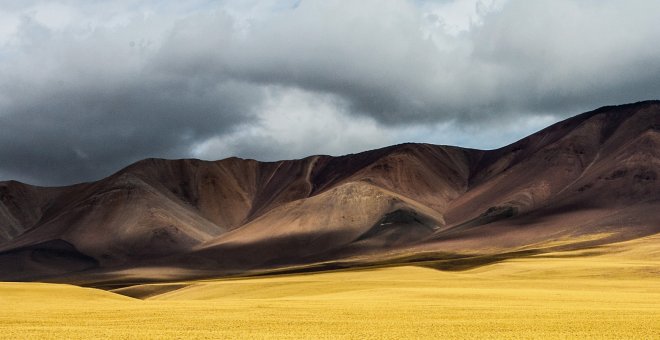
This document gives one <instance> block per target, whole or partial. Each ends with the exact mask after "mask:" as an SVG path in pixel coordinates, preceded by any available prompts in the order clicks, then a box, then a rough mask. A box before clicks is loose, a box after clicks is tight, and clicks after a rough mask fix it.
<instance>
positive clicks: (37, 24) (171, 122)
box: [0, 0, 660, 184]
mask: <svg viewBox="0 0 660 340" xmlns="http://www.w3.org/2000/svg"><path fill="white" fill-rule="evenodd" d="M25 3H27V2H15V3H13V4H12V5H11V6H5V7H4V10H5V12H3V11H1V10H0V42H1V45H0V159H2V162H1V163H0V174H2V176H3V177H4V178H6V176H12V177H15V178H20V179H25V180H28V181H31V182H35V183H44V184H62V183H70V182H74V181H79V180H91V179H95V178H99V177H101V176H104V175H107V174H109V173H110V172H112V171H115V170H117V169H118V168H120V167H122V166H125V165H127V164H129V163H130V162H132V161H135V160H138V159H141V158H145V157H173V158H180V157H190V156H200V157H206V158H219V157H225V156H230V155H233V154H237V155H238V156H247V157H254V158H259V159H273V158H274V157H277V158H288V157H298V156H302V155H304V154H306V153H310V154H311V153H324V152H325V153H327V152H337V153H342V152H351V151H358V150H356V149H355V148H369V147H375V146H380V145H383V144H388V143H393V142H400V141H404V140H407V139H413V140H414V141H438V139H437V138H435V135H434V133H433V129H432V128H431V129H428V127H433V126H439V127H443V129H445V130H442V131H450V130H451V129H450V128H448V126H450V125H447V124H454V126H456V127H458V128H460V129H463V128H465V131H479V129H480V128H481V129H489V128H491V127H492V126H496V129H498V131H499V130H502V131H503V132H502V133H504V134H506V133H508V132H507V131H509V130H507V125H511V124H509V123H505V122H507V121H512V122H516V123H514V124H518V125H520V123H518V122H520V121H525V122H526V123H525V124H528V123H529V122H537V123H538V122H544V123H545V122H547V121H548V119H547V117H548V115H554V116H555V117H557V119H558V118H559V117H562V116H566V115H568V114H572V113H577V112H580V111H583V110H587V109H592V108H595V107H598V106H602V105H607V104H617V103H624V102H631V101H637V100H642V99H651V98H657V97H658V95H659V94H660V58H658V56H659V55H660V44H657V43H656V42H657V38H658V37H660V22H659V21H658V20H657V15H656V13H658V12H659V11H660V4H658V3H657V2H653V1H626V2H619V1H597V2H596V1H562V0H559V1H551V2H550V1H548V2H546V1H498V0H488V1H486V0H483V1H482V0H471V1H461V2H453V1H442V2H433V1H404V0H401V1H375V0H365V1H350V2H347V1H333V0H330V1H302V2H300V3H298V2H295V1H292V2H290V3H287V2H281V1H260V2H240V1H237V2H232V1H225V2H206V1H197V2H187V3H186V5H183V4H181V3H179V2H149V1H143V2H130V1H129V2H122V1H118V2H112V3H90V2H81V3H75V2H51V3H48V4H47V5H44V4H43V3H35V4H34V6H32V5H25ZM466 4H467V5H466ZM77 5H79V6H77ZM30 6H32V7H30ZM35 6H36V7H35ZM39 6H42V7H39ZM44 6H46V7H44ZM0 8H2V6H1V5H0ZM465 11H467V13H471V14H470V15H471V16H469V17H464V15H465V14H464V13H463V12H465ZM461 13H463V14H461ZM9 19H12V20H14V19H15V21H16V22H17V24H16V25H15V26H16V27H15V29H13V30H4V31H3V27H4V26H3V24H2V22H4V23H10V22H11V20H9ZM65 19H66V20H65ZM459 19H460V20H459ZM461 20H462V21H461ZM461 23H462V24H461ZM7 25H8V24H7ZM7 32H9V33H7ZM355 122H359V124H361V125H360V127H355V124H357V123H355ZM443 124H444V125H443ZM529 124H531V125H529V126H530V129H531V128H537V127H538V126H537V125H534V124H536V123H534V124H532V123H529ZM539 124H540V123H539ZM421 127H424V128H421ZM447 129H449V130H447ZM332 131H336V132H332ZM420 131H425V132H424V133H425V134H426V135H421V132H420ZM511 131H513V130H511ZM511 131H509V132H511ZM486 132H488V131H486ZM529 132H531V131H529ZM521 133H522V132H520V131H517V130H516V132H515V136H519V135H520V134H521ZM448 135H449V134H448ZM479 135H480V134H479V133H476V136H475V137H474V139H475V140H476V145H477V146H479V145H488V146H490V144H488V141H487V140H482V141H481V142H480V141H479V138H480V137H479ZM483 135H484V136H487V135H489V134H488V133H484V134H483ZM490 135H492V134H490ZM512 135H514V134H513V133H512ZM448 138H449V137H448ZM451 138H454V139H451ZM451 138H449V139H444V140H440V141H441V142H445V143H452V142H457V141H462V140H464V139H460V138H459V139H456V138H457V137H455V136H454V137H451ZM471 138H472V137H471ZM484 138H486V137H484ZM471 146H474V145H471Z"/></svg>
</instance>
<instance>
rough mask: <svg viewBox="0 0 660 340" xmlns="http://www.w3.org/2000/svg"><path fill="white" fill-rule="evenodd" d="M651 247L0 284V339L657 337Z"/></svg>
mask: <svg viewBox="0 0 660 340" xmlns="http://www.w3.org/2000/svg"><path fill="white" fill-rule="evenodd" d="M659 250H660V238H659V237H657V236H656V237H650V238H646V239H642V240H637V241H632V242H628V243H622V244H617V245H612V246H608V247H606V248H602V249H597V250H586V251H580V252H572V253H556V254H546V255H543V256H537V257H531V258H526V259H520V260H508V261H506V262H501V263H498V264H494V265H490V266H484V267H480V268H477V269H472V270H469V271H463V272H443V271H438V270H435V269H429V268H422V267H413V266H407V267H392V268H380V269H371V270H359V271H342V272H328V273H321V274H300V275H290V276H280V277H264V278H256V279H241V280H215V281H213V280H211V281H197V282H190V283H182V285H183V286H182V287H183V288H180V289H177V290H173V291H167V289H164V288H167V287H166V286H163V285H146V286H142V287H135V288H130V289H125V290H124V293H133V294H136V292H139V293H140V294H142V295H143V296H148V295H150V294H155V295H153V296H151V297H149V298H146V299H145V300H140V299H133V298H129V297H125V296H122V295H119V294H115V293H111V292H106V291H101V290H95V289H88V288H79V287H74V286H68V285H54V284H39V283H1V284H0V306H2V308H1V309H0V337H1V338H16V339H23V338H39V339H44V338H69V339H71V338H95V339H102V338H108V337H111V338H134V339H144V338H186V339H187V338H292V339H295V338H354V339H367V338H373V339H382V338H465V337H475V338H585V337H597V338H636V339H652V338H656V339H658V338H660V258H659V257H660V256H659V255H660V251H659ZM600 252H604V253H605V254H601V255H593V253H600ZM586 255H588V256H586ZM161 291H165V293H162V294H157V293H158V292H161Z"/></svg>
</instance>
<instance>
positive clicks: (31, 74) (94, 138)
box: [0, 19, 263, 183]
mask: <svg viewBox="0 0 660 340" xmlns="http://www.w3.org/2000/svg"><path fill="white" fill-rule="evenodd" d="M19 34H22V35H26V36H25V37H24V38H23V39H22V40H21V44H22V45H21V46H19V47H18V48H15V49H14V51H13V53H15V54H16V55H14V56H12V58H14V59H15V60H17V61H15V62H14V63H13V64H11V65H7V67H3V68H2V71H1V74H2V76H3V77H2V79H3V81H2V91H3V94H4V95H5V98H6V100H5V101H4V102H2V106H1V107H2V111H1V113H0V127H1V129H2V134H0V145H1V146H2V148H0V158H1V159H3V160H6V161H4V162H2V164H1V165H0V167H2V169H3V170H4V172H7V173H10V174H15V175H16V176H17V177H18V178H22V179H27V180H29V181H31V182H38V183H70V182H75V181H80V180H89V179H95V178H98V177H99V176H103V175H108V174H110V173H111V172H113V171H116V170H117V169H118V167H121V166H124V165H127V164H129V163H130V162H133V161H136V160H139V159H142V158H145V157H182V156H185V155H186V154H188V153H189V152H190V150H189V149H190V145H191V144H192V143H194V142H195V141H197V140H199V139H203V138H206V137H209V136H213V135H216V134H222V133H225V132H227V131H229V130H230V129H231V128H232V127H234V126H235V125H236V124H239V123H246V122H249V121H251V120H253V119H254V115H253V113H252V106H253V105H254V104H255V103H258V102H259V101H260V98H261V97H262V92H263V91H262V90H260V89H259V88H256V87H254V86H251V85H247V84H245V83H241V82H237V81H234V80H231V79H224V78H222V77H220V78H218V77H212V76H211V77H210V76H208V75H206V74H205V73H204V72H188V71H186V70H156V69H153V67H152V66H151V65H152V64H154V63H153V62H152V61H151V60H152V59H154V58H155V56H156V55H158V54H161V53H168V51H165V50H156V51H155V52H154V53H143V52H144V51H142V52H140V51H138V50H137V49H139V46H138V47H136V46H135V43H134V42H132V41H127V40H125V41H121V40H119V41H115V40H113V39H114V38H115V37H114V36H112V34H109V33H108V32H96V33H94V34H93V35H92V36H90V37H87V38H86V39H84V40H83V41H77V40H76V39H71V38H70V37H69V36H68V35H66V34H61V33H54V32H50V31H48V30H47V29H46V28H44V27H41V26H39V25H38V24H36V23H34V22H31V21H30V20H27V19H26V20H25V22H24V23H23V24H22V26H21V27H20V31H19ZM141 53H143V54H146V56H145V55H140V54H141Z"/></svg>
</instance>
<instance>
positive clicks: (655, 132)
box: [0, 100, 660, 282]
mask: <svg viewBox="0 0 660 340" xmlns="http://www.w3.org/2000/svg"><path fill="white" fill-rule="evenodd" d="M659 132H660V101H657V100H655V101H644V102H638V103H632V104H624V105H619V106H606V107H602V108H599V109H596V110H593V111H589V112H585V113H583V114H580V115H577V116H574V117H572V118H568V119H566V120H564V121H561V122H558V123H555V124H553V125H551V126H549V127H547V128H545V129H542V130H540V131H538V132H536V133H534V134H532V135H530V136H527V137H525V138H522V139H520V140H519V141H516V142H514V143H512V144H510V145H507V146H504V147H502V148H498V149H493V150H476V149H468V148H460V147H453V146H442V145H432V144H423V143H419V144H416V143H404V144H398V145H393V146H389V147H385V148H381V149H376V150H370V151H364V152H360V153H356V154H349V155H344V156H338V157H333V156H328V155H315V156H309V157H305V158H301V159H296V160H283V161H275V162H259V161H256V160H251V159H241V158H238V157H230V158H227V159H223V160H218V161H202V160H196V159H182V160H165V159H157V158H148V159H145V160H141V161H138V162H136V163H133V164H131V165H129V166H127V167H125V168H123V169H121V170H119V171H117V172H116V173H114V174H112V175H110V176H108V177H106V178H104V179H101V180H99V181H94V182H87V183H79V184H74V185H71V186H65V187H37V186H31V185H28V184H23V183H20V182H15V181H6V182H0V264H5V268H9V269H8V270H5V271H3V272H2V273H0V280H32V279H39V280H61V279H62V277H67V275H75V276H76V277H85V276H86V275H87V274H85V273H89V275H87V276H89V277H97V276H98V275H100V274H99V273H102V274H103V275H102V276H103V277H104V279H103V280H106V279H107V278H108V277H111V276H113V275H116V273H118V272H124V271H126V270H129V271H132V272H137V273H138V274H134V275H136V276H135V278H134V279H135V280H152V279H153V280H158V279H163V278H164V277H165V276H167V277H169V276H168V275H165V273H160V274H157V275H152V274H149V275H146V274H145V275H141V274H139V271H140V268H147V267H150V268H167V267H168V266H169V267H175V268H178V269H181V270H182V271H184V269H185V270H195V269H200V270H201V269H203V270H204V271H206V272H216V273H218V274H219V275H229V274H232V275H234V274H240V273H248V272H254V271H255V270H256V271H259V270H271V269H274V268H277V267H278V266H291V265H294V266H300V265H310V264H314V263H325V262H328V261H330V262H332V261H346V260H347V259H348V260H350V258H355V257H356V256H357V257H362V258H367V259H371V260H365V262H364V264H369V263H378V262H379V261H383V259H384V258H389V257H391V256H393V254H394V255H395V254H415V253H428V252H431V253H436V254H440V253H443V254H445V255H446V254H454V256H459V255H461V254H468V253H470V254H473V253H479V254H495V253H498V252H499V253H509V252H512V251H513V252H515V251H517V249H521V248H525V247H529V246H531V245H542V244H551V243H553V242H555V243H556V242H558V240H563V241H562V242H564V243H565V244H566V245H567V246H570V244H571V241H570V239H571V237H572V238H574V239H576V240H577V239H580V240H583V239H588V238H589V237H592V238H593V239H592V240H591V241H590V242H591V243H590V244H596V243H598V242H601V243H607V242H614V241H617V240H625V239H631V238H635V237H641V236H645V235H649V234H653V233H657V232H660V214H656V213H654V212H653V211H654V210H653V208H654V207H658V206H660V194H659V193H660V184H659V181H658V180H657V177H658V172H659V171H660V151H658V150H660V133H659ZM594 235H599V236H598V237H596V236H594ZM601 236H602V237H601ZM573 243H575V245H574V246H575V247H578V246H579V243H580V242H573ZM587 243H589V242H587ZM539 249H540V248H539ZM58 254H59V255H58ZM438 256H439V255H438ZM443 256H444V255H443ZM461 256H462V255H461ZM67 261H68V262H67ZM310 261H311V262H310ZM58 268H59V269H58ZM81 268H82V269H81ZM163 270H165V269H163ZM113 273H115V274H113ZM182 275H183V274H182ZM88 280H89V282H95V281H94V280H96V279H88Z"/></svg>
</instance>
